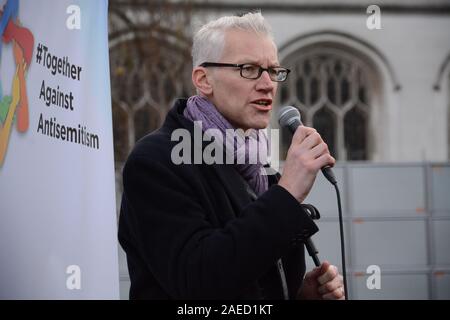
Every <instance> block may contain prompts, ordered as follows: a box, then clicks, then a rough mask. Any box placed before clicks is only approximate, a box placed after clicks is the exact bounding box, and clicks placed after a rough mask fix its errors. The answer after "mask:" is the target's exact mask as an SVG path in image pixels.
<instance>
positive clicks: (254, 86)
mask: <svg viewBox="0 0 450 320" xmlns="http://www.w3.org/2000/svg"><path fill="white" fill-rule="evenodd" d="M212 62H222V63H236V64H241V63H252V64H257V65H260V66H262V67H263V68H268V67H276V66H279V63H278V57H277V50H276V47H275V45H274V43H273V41H272V40H270V39H269V38H268V37H265V36H261V35H258V34H256V33H254V32H248V31H243V30H229V31H227V32H226V34H225V46H224V49H223V53H222V58H221V59H220V61H212ZM208 72H209V73H210V82H211V86H212V93H211V96H210V97H208V98H209V99H210V100H211V101H212V102H213V103H214V105H215V106H216V107H217V109H218V110H219V112H220V113H221V114H222V115H223V116H224V117H225V118H226V119H227V120H228V121H229V122H230V123H231V124H232V125H233V126H234V127H235V128H241V129H244V130H247V129H250V128H253V129H263V128H266V127H267V126H268V125H269V120H270V110H271V109H272V103H273V99H274V97H275V94H276V91H277V83H276V82H273V81H272V80H270V78H269V74H268V73H267V72H266V71H264V72H263V73H262V74H261V77H259V78H258V79H254V80H252V79H245V78H242V77H241V76H240V70H239V68H209V69H208Z"/></svg>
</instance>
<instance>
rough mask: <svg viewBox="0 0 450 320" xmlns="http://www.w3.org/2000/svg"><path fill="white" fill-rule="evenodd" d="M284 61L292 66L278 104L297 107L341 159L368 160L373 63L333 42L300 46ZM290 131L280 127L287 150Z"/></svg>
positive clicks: (305, 120) (303, 120)
mask: <svg viewBox="0 0 450 320" xmlns="http://www.w3.org/2000/svg"><path fill="white" fill-rule="evenodd" d="M283 65H286V66H288V67H289V68H290V69H292V71H293V72H291V74H290V75H289V79H288V82H287V83H285V84H283V85H282V86H281V92H280V100H281V101H280V102H281V103H280V105H282V106H283V105H292V106H295V107H296V108H298V109H299V111H300V114H301V117H302V122H303V123H304V124H305V125H307V126H312V127H314V128H316V129H317V131H318V132H319V133H320V134H321V136H322V138H323V139H324V141H325V142H326V143H327V144H328V147H329V149H330V152H331V154H332V155H333V156H334V157H335V158H336V159H337V160H369V159H370V154H369V151H370V148H369V147H370V145H369V142H370V139H369V117H370V111H371V110H370V108H371V102H370V101H371V96H370V94H371V85H373V84H372V83H371V82H370V81H369V79H370V77H369V74H370V72H371V69H370V67H369V66H368V65H367V64H366V63H364V61H362V60H361V59H360V58H358V57H357V56H356V55H353V54H351V53H350V52H347V51H345V50H342V49H337V48H333V47H328V46H325V47H315V48H314V49H308V50H300V51H298V52H296V53H294V54H291V55H290V56H288V57H287V58H286V59H285V61H284V62H283ZM290 139H291V136H290V135H289V134H285V132H284V131H282V147H283V151H284V153H286V152H287V149H288V147H289V145H290Z"/></svg>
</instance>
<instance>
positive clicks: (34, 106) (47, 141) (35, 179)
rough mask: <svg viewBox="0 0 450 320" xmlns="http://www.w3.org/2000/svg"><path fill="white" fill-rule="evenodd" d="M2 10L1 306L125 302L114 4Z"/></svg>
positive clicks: (85, 0) (40, 4) (87, 0)
mask: <svg viewBox="0 0 450 320" xmlns="http://www.w3.org/2000/svg"><path fill="white" fill-rule="evenodd" d="M0 10H1V12H0V16H1V18H0V33H1V35H2V38H1V43H0V55H1V61H0V75H1V78H0V215H1V222H0V299H91V298H98V299H117V298H118V297H119V273H118V263H117V240H116V239H117V236H116V229H117V226H116V207H115V186H114V183H115V179H114V161H113V137H112V116H111V96H110V82H109V56H108V29H107V26H108V3H107V1H106V0H105V1H101V0H96V1H92V0H79V1H77V0H70V1H68V0H39V1H35V0H28V1H26V0H20V1H19V0H7V1H6V0H3V1H1V0H0Z"/></svg>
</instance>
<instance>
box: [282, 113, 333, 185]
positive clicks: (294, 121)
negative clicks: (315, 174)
mask: <svg viewBox="0 0 450 320" xmlns="http://www.w3.org/2000/svg"><path fill="white" fill-rule="evenodd" d="M278 122H279V124H280V126H282V127H286V128H288V129H289V131H290V132H291V133H292V134H294V133H295V131H296V130H297V128H298V127H299V126H302V125H303V123H302V120H301V117H300V112H299V111H298V110H297V108H295V107H293V106H285V107H283V108H281V109H280V111H278ZM322 173H323V175H324V176H325V178H327V180H328V181H330V183H331V184H333V185H335V184H337V181H336V177H335V176H334V173H333V170H331V167H329V166H326V167H323V168H322Z"/></svg>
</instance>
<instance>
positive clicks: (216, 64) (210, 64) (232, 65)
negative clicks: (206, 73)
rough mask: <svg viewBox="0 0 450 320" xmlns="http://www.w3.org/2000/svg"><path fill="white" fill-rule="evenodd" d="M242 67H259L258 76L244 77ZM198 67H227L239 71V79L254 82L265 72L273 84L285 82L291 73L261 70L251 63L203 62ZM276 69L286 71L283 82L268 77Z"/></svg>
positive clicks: (270, 68)
mask: <svg viewBox="0 0 450 320" xmlns="http://www.w3.org/2000/svg"><path fill="white" fill-rule="evenodd" d="M244 66H255V67H259V71H258V75H257V76H256V77H254V78H249V77H245V76H244V75H243V74H242V70H243V67H244ZM199 67H204V68H207V67H228V68H239V69H240V74H241V77H242V78H244V79H251V80H256V79H259V77H261V75H262V73H263V72H264V71H267V73H268V74H269V77H270V80H272V81H274V82H284V81H286V79H287V78H288V75H289V72H291V70H290V69H288V68H284V67H269V68H263V67H261V66H259V65H257V64H253V63H239V64H236V63H221V62H203V63H201V64H200V65H199ZM276 69H282V70H283V71H286V78H284V79H283V80H275V79H272V77H271V76H270V70H276Z"/></svg>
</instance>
